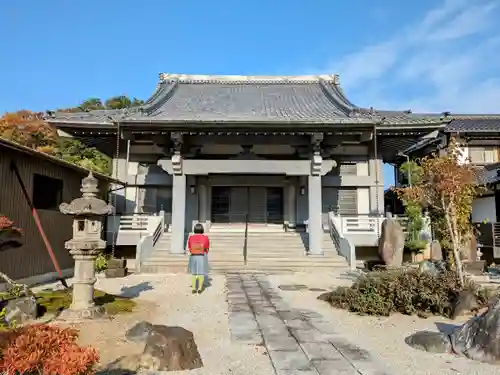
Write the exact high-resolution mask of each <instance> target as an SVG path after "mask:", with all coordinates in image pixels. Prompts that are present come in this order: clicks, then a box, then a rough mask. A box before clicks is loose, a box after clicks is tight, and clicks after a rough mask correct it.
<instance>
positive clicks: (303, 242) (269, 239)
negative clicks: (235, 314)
mask: <svg viewBox="0 0 500 375" xmlns="http://www.w3.org/2000/svg"><path fill="white" fill-rule="evenodd" d="M307 236H308V234H307V233H298V232H259V233H257V232H254V233H248V242H247V257H246V258H247V263H246V264H245V261H244V256H243V247H244V241H245V235H244V233H242V232H226V233H224V232H215V233H210V234H209V238H210V244H211V248H210V253H209V264H210V272H216V273H225V272H235V271H238V272H245V271H246V272H259V271H260V272H273V273H278V272H291V271H307V270H311V269H324V270H328V269H334V268H336V269H347V268H348V266H347V261H346V260H345V258H343V257H341V256H339V255H338V253H337V249H336V248H335V246H334V244H333V242H332V240H331V239H330V236H329V234H328V233H325V234H324V237H323V251H324V255H307V252H306V250H307V243H308V238H307ZM169 249H170V233H165V234H164V235H163V236H162V238H160V240H159V241H158V243H157V244H156V247H155V250H154V252H153V254H152V256H151V257H150V258H149V259H147V260H146V261H145V262H144V263H143V265H142V267H141V272H143V273H164V272H165V273H168V272H186V270H187V261H188V256H187V255H175V254H171V253H170V252H169Z"/></svg>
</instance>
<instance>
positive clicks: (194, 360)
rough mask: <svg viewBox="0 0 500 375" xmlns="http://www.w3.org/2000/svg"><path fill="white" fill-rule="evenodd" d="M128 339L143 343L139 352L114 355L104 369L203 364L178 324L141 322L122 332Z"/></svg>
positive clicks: (189, 336) (178, 368) (182, 367)
mask: <svg viewBox="0 0 500 375" xmlns="http://www.w3.org/2000/svg"><path fill="white" fill-rule="evenodd" d="M125 336H126V338H127V339H128V340H130V341H133V342H137V343H145V346H144V351H143V352H142V354H134V355H130V356H125V357H121V358H118V359H117V360H116V361H115V362H113V363H111V364H109V365H108V366H107V369H108V370H118V369H121V370H127V371H131V372H135V371H182V370H193V369H197V368H200V367H203V362H202V360H201V356H200V353H199V352H198V347H197V346H196V343H195V341H194V336H193V333H192V332H190V331H188V330H186V329H184V328H182V327H168V326H164V325H152V324H150V323H148V322H145V321H142V322H139V323H137V324H136V325H135V326H134V327H132V328H131V329H129V330H128V331H127V333H126V334H125Z"/></svg>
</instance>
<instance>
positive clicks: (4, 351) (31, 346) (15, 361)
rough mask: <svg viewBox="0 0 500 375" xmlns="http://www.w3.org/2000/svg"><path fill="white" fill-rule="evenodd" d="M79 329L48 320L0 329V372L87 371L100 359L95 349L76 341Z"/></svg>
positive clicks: (70, 374)
mask: <svg viewBox="0 0 500 375" xmlns="http://www.w3.org/2000/svg"><path fill="white" fill-rule="evenodd" d="M77 338H78V331H77V330H75V329H70V328H60V327H57V326H52V325H47V324H34V325H27V326H24V327H21V328H18V329H15V330H12V331H7V332H0V373H5V374H7V375H17V374H39V375H88V374H93V373H94V372H95V369H94V366H95V364H96V363H97V362H98V361H99V355H98V353H97V351H96V349H94V348H92V347H81V346H79V345H78V344H77V343H76V340H77Z"/></svg>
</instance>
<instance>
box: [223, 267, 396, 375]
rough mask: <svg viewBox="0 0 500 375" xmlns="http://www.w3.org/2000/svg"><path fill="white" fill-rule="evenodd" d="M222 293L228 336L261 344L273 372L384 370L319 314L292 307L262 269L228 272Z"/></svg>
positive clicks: (304, 374)
mask: <svg viewBox="0 0 500 375" xmlns="http://www.w3.org/2000/svg"><path fill="white" fill-rule="evenodd" d="M227 298H228V304H229V323H230V329H231V339H232V340H236V341H238V342H239V343H246V344H249V345H264V346H265V347H266V349H267V353H268V355H269V357H270V359H271V362H272V364H273V366H274V369H275V374H276V375H285V374H286V375H298V374H301V375H313V374H314V375H318V374H320V375H387V372H385V371H384V370H383V369H382V367H381V366H380V364H378V363H377V362H376V361H374V360H373V359H372V358H371V357H370V355H369V353H368V352H366V351H365V350H363V349H361V348H358V347H356V346H354V345H351V344H350V343H349V342H347V341H346V340H345V339H344V338H343V337H342V336H341V335H339V334H337V333H336V332H335V331H334V330H333V328H332V326H331V324H329V323H328V322H327V321H325V320H324V319H323V317H322V316H321V315H320V314H318V313H315V312H313V311H309V310H297V309H291V308H290V307H289V306H288V304H287V303H286V302H285V301H284V300H283V299H282V298H281V297H280V296H279V294H278V292H277V291H276V290H275V289H274V288H272V287H271V286H270V284H269V283H268V281H267V280H266V277H265V275H249V274H231V275H228V276H227ZM263 375H266V374H263Z"/></svg>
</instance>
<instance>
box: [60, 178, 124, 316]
mask: <svg viewBox="0 0 500 375" xmlns="http://www.w3.org/2000/svg"><path fill="white" fill-rule="evenodd" d="M80 191H81V192H82V197H81V198H77V199H74V200H73V201H72V202H71V203H69V204H68V203H62V204H61V205H60V206H59V210H60V211H61V212H62V213H63V214H65V215H73V216H74V221H73V238H72V239H71V240H69V241H66V243H65V244H64V245H65V247H66V249H68V250H69V252H70V254H71V255H72V256H73V258H74V259H75V274H74V278H73V300H72V303H71V306H70V307H69V309H67V310H64V311H63V312H62V314H61V318H62V319H66V320H79V319H86V318H87V319H88V318H94V317H98V316H100V315H102V314H104V309H103V307H102V306H97V305H96V304H95V303H94V284H95V282H96V278H95V270H94V262H95V259H96V257H97V255H98V254H99V253H100V252H101V251H102V249H104V248H105V247H106V241H104V240H102V238H101V235H102V219H103V216H105V215H109V214H112V213H113V211H114V207H113V206H111V205H108V204H107V203H106V202H105V201H103V200H102V199H99V198H97V194H98V193H99V189H98V188H97V179H96V178H95V177H94V176H93V175H92V172H90V173H89V175H88V176H87V177H85V178H84V179H83V180H82V188H81V190H80Z"/></svg>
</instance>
